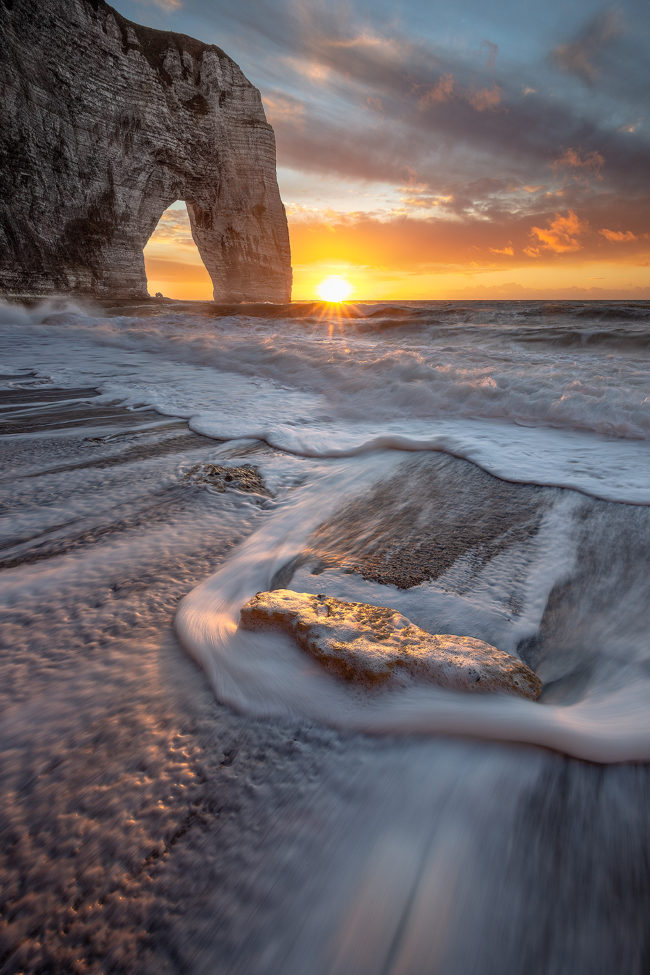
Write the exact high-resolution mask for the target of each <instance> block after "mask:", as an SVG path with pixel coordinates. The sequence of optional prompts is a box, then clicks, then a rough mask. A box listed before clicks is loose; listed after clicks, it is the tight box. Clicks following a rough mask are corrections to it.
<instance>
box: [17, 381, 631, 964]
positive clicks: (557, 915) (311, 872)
mask: <svg viewBox="0 0 650 975" xmlns="http://www.w3.org/2000/svg"><path fill="white" fill-rule="evenodd" d="M96 399H97V397H96V396H95V394H94V391H92V390H76V391H70V390H68V391H65V393H64V392H63V391H59V392H57V391H54V390H51V389H47V390H38V389H37V388H32V389H29V390H27V391H26V392H25V393H23V392H22V391H21V392H17V391H16V390H14V391H12V392H11V393H9V394H8V398H6V399H4V400H0V410H1V411H2V412H1V413H0V416H1V417H2V422H3V424H4V426H3V433H2V441H1V442H2V447H3V452H4V457H5V463H4V465H3V470H2V472H1V476H0V514H1V515H2V516H4V518H5V520H4V521H3V526H4V529H5V530H4V535H3V539H2V546H3V547H2V549H1V550H0V558H1V559H2V562H1V565H0V571H1V575H0V582H1V583H2V589H3V593H4V595H3V601H2V610H1V613H2V616H1V623H2V651H1V656H0V715H1V717H0V766H1V767H0V789H1V790H2V791H1V798H0V816H1V820H0V838H1V841H2V842H1V848H0V891H1V894H0V918H1V921H0V972H2V973H13V972H28V973H37V972H39V973H42V972H52V973H59V972H60V973H82V972H83V973H88V972H91V973H100V972H119V973H132V972H138V973H149V972H151V973H163V972H169V973H172V972H174V973H176V972H178V973H180V972H183V973H205V975H208V973H210V975H220V973H224V975H231V973H233V975H234V973H239V975H277V973H279V972H283V973H286V975H298V973H300V975H303V973H305V972H307V971H309V972H310V973H313V975H325V973H337V975H348V973H350V972H353V971H354V972H363V973H367V975H370V973H375V972H380V971H381V972H386V973H393V975H397V973H398V972H399V973H407V975H419V973H422V975H424V972H428V971H431V970H433V968H432V966H437V967H436V970H439V971H441V972H443V973H444V975H466V973H467V972H470V971H471V972H480V975H492V973H494V975H519V973H520V972H521V971H524V970H525V971H527V972H530V973H532V975H548V973H550V972H553V973H556V972H557V973H558V975H560V973H564V972H569V971H570V972H578V971H579V972H581V973H582V972H587V971H589V972H590V975H592V973H603V975H605V973H607V975H610V973H611V972H612V971H615V970H618V971H625V972H626V973H630V975H634V973H638V975H641V973H642V972H644V970H645V966H646V965H647V963H648V960H649V959H650V954H649V950H650V949H649V945H648V940H647V916H648V908H649V906H650V904H649V896H650V895H649V889H648V883H647V881H648V876H649V870H650V867H649V860H648V857H649V851H650V837H648V823H647V800H648V795H649V792H648V789H649V779H648V772H647V769H646V768H644V767H643V766H636V765H627V766H613V767H609V768H603V767H599V766H592V765H589V764H588V763H584V762H577V761H574V760H568V759H565V758H563V757H561V756H558V755H554V754H552V753H547V752H544V751H542V750H541V749H534V748H520V747H516V746H515V747H512V746H511V747H508V748H506V747H502V746H494V745H489V744H484V743H480V742H456V741H453V740H448V741H445V740H442V741H418V740H416V739H413V740H411V741H403V740H400V741H394V740H391V739H390V738H368V737H364V736H361V735H352V734H349V733H339V732H336V731H334V730H331V729H327V728H324V727H320V726H317V725H313V724H310V723H308V722H305V721H302V720H301V721H298V720H295V719H294V720H291V719H288V718H287V719H286V720H285V721H280V720H273V721H271V720H268V721H254V720H251V719H250V718H246V717H245V716H241V715H238V714H235V713H234V712H232V711H231V710H230V709H228V708H226V707H223V706H222V705H220V704H219V703H218V702H216V701H215V699H214V697H213V695H212V693H211V692H210V690H209V689H208V683H207V681H206V680H205V677H204V675H203V674H202V672H200V671H199V670H198V669H197V668H196V667H195V666H194V665H193V663H192V662H191V661H190V660H189V658H188V657H187V656H186V654H185V653H184V651H183V650H182V648H181V647H180V646H179V644H178V642H177V641H176V639H175V637H174V634H173V629H172V619H173V615H174V612H175V609H176V607H177V605H178V601H179V600H180V598H182V596H183V595H184V594H185V593H187V592H188V591H189V590H190V589H191V588H192V587H193V586H194V585H196V584H197V583H198V582H200V581H201V580H202V579H204V578H205V577H206V576H208V575H209V574H210V573H211V572H213V571H215V569H216V568H217V567H218V566H219V565H221V564H222V563H223V562H224V561H225V560H226V559H227V557H228V553H229V552H230V551H231V550H232V548H233V546H235V545H236V544H237V543H238V542H239V541H240V540H242V539H243V538H244V537H245V536H246V535H247V534H249V533H250V532H251V531H253V530H255V528H256V526H258V525H259V524H260V523H261V520H262V519H263V518H264V517H265V516H266V512H267V510H268V509H267V508H266V507H265V505H272V504H273V503H274V501H273V499H264V498H262V500H261V501H260V497H259V495H247V494H246V492H245V491H242V490H239V489H238V487H237V483H235V484H234V485H232V486H231V485H230V482H226V483H224V482H223V480H221V481H220V485H219V488H217V489H216V490H211V489H210V486H209V484H208V485H206V484H205V483H200V479H199V481H197V479H196V478H194V479H193V478H191V477H190V478H188V477H187V473H188V471H190V470H191V469H192V468H194V467H195V466H196V465H204V464H209V463H215V456H214V451H215V443H214V441H210V440H206V439H204V438H200V437H197V436H196V435H194V434H191V433H189V432H188V431H187V428H186V426H185V424H183V423H182V422H179V421H170V420H169V419H165V418H163V417H160V416H159V415H158V414H155V413H152V412H150V411H140V412H130V411H127V410H124V409H123V408H122V407H119V406H118V405H115V404H113V405H110V404H105V403H103V402H102V403H96V402H94V401H95V400H96ZM260 449H266V448H260ZM245 460H246V463H247V464H253V465H254V453H253V454H250V453H249V454H248V455H247V456H246V458H245ZM239 462H240V463H241V462H242V461H239ZM443 462H444V463H445V464H446V463H447V461H446V460H445V459H441V458H437V459H434V460H427V461H426V462H425V464H424V467H425V473H424V474H422V472H421V471H420V472H419V473H418V469H417V465H416V467H415V468H414V467H410V468H409V467H408V466H407V467H406V469H405V472H404V476H403V479H405V480H406V482H407V483H408V484H412V485H413V488H414V489H413V497H412V499H411V501H410V502H409V505H410V506H409V505H406V506H405V507H402V508H401V509H400V510H398V507H397V502H396V501H395V500H394V492H391V491H390V490H388V489H387V488H382V489H378V492H376V494H375V495H374V496H373V497H372V498H371V499H370V501H368V500H367V499H366V500H364V501H360V502H359V506H358V510H357V509H355V508H354V506H353V507H352V509H350V510H347V511H346V512H345V513H344V514H341V515H340V516H339V517H338V518H337V519H336V522H337V524H338V526H339V530H337V533H336V545H335V544H334V534H333V533H332V530H331V528H328V526H324V527H323V528H322V529H321V530H320V531H319V532H317V533H316V536H315V539H314V540H313V551H312V552H309V553H305V557H306V558H313V557H315V556H314V553H316V555H317V557H318V558H320V559H321V560H322V561H323V562H326V561H327V560H330V561H331V562H332V563H335V562H337V560H338V561H339V562H340V564H341V565H344V566H345V567H346V568H347V569H350V570H352V571H354V572H357V573H359V574H362V575H364V574H367V575H369V576H370V577H371V578H373V577H375V578H379V579H389V580H391V581H392V582H393V583H394V584H396V585H406V584H408V585H413V584H416V583H417V581H418V580H420V579H423V578H432V577H435V574H436V573H437V572H439V571H440V570H441V567H442V566H445V565H448V564H449V560H450V559H451V560H453V559H454V558H455V555H457V554H458V552H459V551H467V550H470V549H472V546H474V549H475V548H476V532H477V531H479V532H480V533H481V537H482V538H483V539H484V542H485V546H486V549H485V551H486V552H493V551H495V550H497V549H498V547H499V546H500V545H502V544H503V537H504V533H505V535H506V537H510V536H508V532H511V531H512V532H515V533H521V537H522V538H523V537H525V536H526V535H527V534H530V533H534V531H535V528H536V525H537V523H538V518H539V511H540V506H542V507H543V495H540V493H539V492H538V491H537V490H536V489H520V488H517V487H516V486H514V487H513V486H508V485H505V486H502V484H501V482H497V481H495V479H490V480H491V481H493V482H494V484H493V485H491V486H488V485H487V482H483V480H482V478H483V477H484V475H482V474H481V472H477V473H476V474H473V473H472V472H473V471H475V470H476V469H475V468H471V465H467V466H468V467H469V468H471V471H466V470H463V469H462V465H461V467H458V468H454V469H456V470H458V471H459V472H461V471H462V474H463V477H464V476H465V475H468V476H469V477H470V482H469V485H470V486H469V487H468V493H467V495H466V496H465V499H464V502H463V504H464V507H463V509H462V510H463V514H462V516H461V517H460V519H459V518H458V517H457V516H456V515H454V514H453V511H452V510H451V508H449V509H448V512H447V514H445V507H444V504H443V499H442V498H439V499H438V501H439V502H440V503H436V504H433V506H432V507H431V509H430V510H428V513H427V515H426V517H427V518H429V517H431V518H434V514H435V511H437V510H440V511H441V517H440V520H439V522H438V524H439V526H441V528H440V531H438V532H436V533H433V532H431V531H429V532H428V534H427V531H425V530H424V523H423V524H422V525H421V526H420V537H421V539H422V546H421V548H420V550H418V551H412V538H413V535H412V534H411V535H410V536H409V538H410V539H411V541H410V542H409V543H408V544H403V545H402V547H401V548H400V547H399V545H398V547H397V549H396V548H395V545H397V544H398V540H399V539H400V538H403V537H404V531H405V529H406V528H407V526H408V525H409V523H411V521H410V520H412V518H413V517H414V506H415V507H417V506H418V505H419V501H420V498H419V497H418V491H417V490H416V484H417V480H418V478H419V477H420V476H426V477H427V478H428V479H429V480H432V482H433V481H435V479H436V478H438V477H442V474H443V473H444V471H443V470H442V468H441V467H440V466H439V463H443ZM449 463H451V464H460V463H461V462H454V461H451V462H449ZM447 473H448V472H447ZM485 477H487V475H485ZM472 478H474V480H471V479H472ZM222 488H223V490H222ZM490 490H494V491H495V492H496V493H495V494H494V496H493V501H494V504H493V505H492V509H491V511H490V509H489V506H487V505H486V503H485V499H486V494H485V492H486V491H487V492H488V493H489V491H490ZM382 491H383V492H384V495H382ZM472 498H476V504H474V511H475V513H476V509H477V505H478V509H479V510H481V511H482V512H483V513H482V514H481V515H480V518H479V520H478V521H474V522H473V521H472V520H471V519H470V514H471V508H472ZM391 499H392V500H391ZM497 501H498V503H497ZM366 505H367V508H364V506H366ZM364 510H367V511H368V512H369V513H370V514H371V515H372V519H373V520H372V521H371V529H370V532H369V536H368V538H367V539H365V540H363V543H362V544H359V543H358V533H359V528H360V525H361V523H362V521H363V517H364ZM387 521H389V522H390V523H391V524H392V525H393V531H392V534H391V533H390V532H389V531H388V529H387V528H386V523H387ZM462 524H464V526H465V527H464V529H463V531H460V530H459V529H460V528H461V527H462ZM342 525H343V527H344V529H346V528H347V527H348V526H349V531H348V532H347V538H348V542H347V543H346V544H345V545H342V542H341V538H342V536H341V532H340V529H341V526H342ZM445 526H446V527H445ZM443 529H444V530H443ZM345 535H346V531H344V532H343V536H345ZM389 535H390V544H391V545H392V546H393V547H392V548H390V546H389V545H388V541H389ZM434 536H435V538H434ZM373 538H374V542H373ZM337 546H338V547H337ZM454 546H455V547H454ZM389 551H391V552H392V553H393V557H392V560H391V559H389V558H387V554H386V553H387V552H389ZM395 552H397V555H395ZM478 557H479V556H477V558H478ZM486 557H487V555H486ZM373 573H374V576H373ZM551 624H552V620H550V621H549V624H548V625H551ZM461 770H462V774H461ZM514 781H516V783H517V787H516V790H515V789H513V787H512V783H513V782H514ZM488 879H489V885H488V888H486V887H485V883H484V881H487V880H488ZM494 891H496V892H498V896H496V895H494V894H493V893H492V892H494Z"/></svg>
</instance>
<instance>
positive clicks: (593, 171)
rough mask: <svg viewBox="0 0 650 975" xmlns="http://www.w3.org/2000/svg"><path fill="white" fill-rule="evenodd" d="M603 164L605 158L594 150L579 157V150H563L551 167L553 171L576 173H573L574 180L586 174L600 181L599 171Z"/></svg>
mask: <svg viewBox="0 0 650 975" xmlns="http://www.w3.org/2000/svg"><path fill="white" fill-rule="evenodd" d="M604 163H605V157H604V156H603V155H602V154H601V153H600V152H598V151H597V150H596V149H594V150H593V151H592V152H589V153H585V154H584V155H581V150H580V149H571V148H569V149H565V151H564V152H563V153H562V155H561V156H560V157H559V158H558V159H554V160H553V162H552V163H551V166H552V168H553V169H554V170H556V171H557V170H560V169H569V170H575V171H578V174H577V175H576V173H574V175H575V176H576V178H579V177H581V176H584V175H585V174H588V175H590V176H595V177H596V179H601V178H602V177H601V175H600V170H601V169H602V167H603V165H604Z"/></svg>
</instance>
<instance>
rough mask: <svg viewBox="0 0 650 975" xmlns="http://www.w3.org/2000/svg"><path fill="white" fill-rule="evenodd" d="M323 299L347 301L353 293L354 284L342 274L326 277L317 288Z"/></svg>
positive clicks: (319, 295)
mask: <svg viewBox="0 0 650 975" xmlns="http://www.w3.org/2000/svg"><path fill="white" fill-rule="evenodd" d="M316 290H317V292H318V297H319V298H322V300H323V301H332V302H334V301H345V300H346V298H349V297H350V295H351V294H352V285H351V284H350V282H349V281H347V280H346V279H345V278H343V277H341V275H340V274H332V275H331V276H330V277H329V278H325V279H324V280H323V281H321V283H320V284H319V285H318V288H317V289H316Z"/></svg>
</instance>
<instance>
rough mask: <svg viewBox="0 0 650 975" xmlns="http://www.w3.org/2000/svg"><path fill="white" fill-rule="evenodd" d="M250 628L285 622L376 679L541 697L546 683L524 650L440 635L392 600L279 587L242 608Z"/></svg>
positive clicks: (356, 672)
mask: <svg viewBox="0 0 650 975" xmlns="http://www.w3.org/2000/svg"><path fill="white" fill-rule="evenodd" d="M240 626H241V627H243V628H244V629H248V630H257V629H267V628H268V629H279V630H284V631H285V632H286V633H288V634H290V635H291V636H293V637H294V638H295V639H296V641H297V643H298V645H299V646H300V647H302V649H303V650H306V651H308V652H309V653H311V654H312V655H313V656H314V657H316V659H317V660H320V661H321V663H323V664H324V665H325V666H326V667H327V669H328V670H330V671H332V672H334V673H336V674H338V675H339V676H342V677H345V678H347V679H348V680H354V681H360V682H364V683H368V684H377V683H383V684H389V683H393V684H406V683H408V682H410V681H412V680H421V681H428V682H431V683H434V684H438V685H439V686H440V687H447V688H450V689H452V690H458V691H484V692H485V691H493V692H505V693H508V694H518V695H520V696H521V697H527V698H530V699H531V700H536V699H537V698H538V697H539V695H540V692H541V690H542V682H541V680H540V679H539V677H538V676H537V674H535V673H533V671H532V670H530V668H528V667H526V665H525V664H523V663H522V662H521V661H520V660H519V659H518V658H517V657H513V656H511V654H509V653H505V652H504V651H503V650H498V649H497V648H496V647H493V646H490V644H489V643H484V642H483V641H482V640H475V639H473V638H472V637H469V636H453V635H452V634H447V633H445V634H433V633H427V631H426V630H422V629H420V627H419V626H416V625H415V624H414V623H412V622H411V621H410V620H409V619H407V618H406V617H405V616H402V614H401V613H398V612H396V611H395V610H392V609H388V608H387V607H385V606H370V605H368V604H367V603H349V602H344V601H343V600H341V599H335V598H334V597H333V596H322V595H318V596H314V595H312V594H311V593H306V592H293V591H292V590H290V589H277V590H275V591H273V592H258V593H257V595H256V596H254V597H253V598H252V599H251V600H250V601H249V602H248V603H246V605H245V606H243V607H242V610H241V619H240Z"/></svg>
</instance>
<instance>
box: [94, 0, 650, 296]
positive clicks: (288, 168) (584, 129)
mask: <svg viewBox="0 0 650 975" xmlns="http://www.w3.org/2000/svg"><path fill="white" fill-rule="evenodd" d="M113 6H115V7H116V8H117V9H118V10H119V11H120V12H121V13H122V14H124V15H125V16H127V17H129V18H130V19H132V20H135V21H137V22H139V23H145V24H148V25H149V26H151V27H158V28H162V29H170V30H176V31H179V32H181V33H185V34H190V35H191V36H194V37H198V38H200V39H201V40H203V41H206V42H208V43H214V44H218V45H219V46H220V47H222V48H223V49H224V50H225V51H226V53H227V54H229V55H230V57H232V58H233V60H235V61H236V62H237V63H238V64H239V65H240V67H241V68H242V69H243V71H244V73H245V74H246V75H247V77H248V78H249V79H250V80H251V81H252V82H253V84H255V85H256V86H257V87H258V88H259V89H260V91H261V93H262V98H263V101H264V106H265V110H266V113H267V117H268V119H269V121H270V122H271V123H272V125H273V127H274V129H275V134H276V141H277V163H278V181H279V185H280V192H281V195H282V199H283V201H284V204H285V207H286V209H287V217H288V220H289V232H290V237H291V248H292V262H293V268H294V292H293V295H294V298H295V299H306V298H313V297H314V296H315V295H316V294H317V289H318V285H319V282H321V281H322V279H323V278H325V277H327V276H328V275H332V274H336V275H342V276H344V277H345V278H347V279H348V280H349V282H350V284H351V285H352V288H353V298H357V299H358V300H363V299H378V300H381V299H388V298H402V299H406V298H412V299H416V298H442V299H445V298H449V299H454V298H460V299H471V298H576V299H580V298H650V3H649V2H648V0H623V2H620V3H616V4H611V3H610V4H608V3H605V4H601V3H595V2H592V0H571V2H570V3H567V2H566V0H544V2H540V0H534V2H533V0H501V2H491V3H486V2H485V0H454V2H453V3H451V2H449V0H446V2H444V3H442V2H439V0H402V2H391V3H389V2H386V0H347V2H338V0H330V2H327V0H237V2H233V0H114V3H113ZM145 257H146V260H147V271H148V276H149V287H150V291H152V292H153V291H156V290H161V291H163V293H165V294H168V295H169V296H171V297H210V294H211V289H210V283H209V278H208V276H207V272H206V271H205V269H204V268H203V267H202V265H201V263H200V258H199V257H198V252H196V250H195V248H194V244H193V241H192V238H191V234H190V232H189V223H188V221H187V216H186V211H185V210H184V207H183V206H182V205H181V204H176V205H175V207H174V208H173V209H171V210H169V211H167V213H166V214H165V215H164V216H163V219H162V220H161V223H160V224H159V227H158V230H157V231H156V233H155V235H154V237H153V238H152V240H151V241H150V243H149V244H148V246H147V248H146V249H145Z"/></svg>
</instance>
